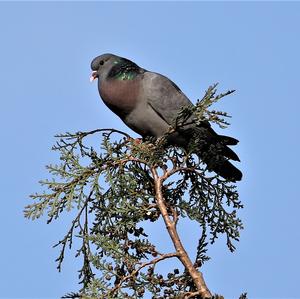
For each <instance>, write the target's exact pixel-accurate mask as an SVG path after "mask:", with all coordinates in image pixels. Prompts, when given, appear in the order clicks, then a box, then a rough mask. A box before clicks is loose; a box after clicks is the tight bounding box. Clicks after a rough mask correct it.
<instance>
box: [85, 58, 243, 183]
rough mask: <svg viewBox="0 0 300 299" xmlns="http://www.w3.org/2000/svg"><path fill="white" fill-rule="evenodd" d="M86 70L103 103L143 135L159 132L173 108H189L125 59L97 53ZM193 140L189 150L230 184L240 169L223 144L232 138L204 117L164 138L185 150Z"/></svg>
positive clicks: (174, 91) (171, 87)
mask: <svg viewBox="0 0 300 299" xmlns="http://www.w3.org/2000/svg"><path fill="white" fill-rule="evenodd" d="M91 69H92V74H91V77H90V80H91V81H94V80H95V79H98V91H99V94H100V97H101V99H102V100H103V102H104V103H105V105H106V106H107V107H108V108H109V109H110V110H111V111H112V112H114V113H115V114H116V115H118V116H119V117H120V118H121V120H122V121H123V122H124V123H125V124H126V125H127V126H128V127H129V128H130V129H132V130H133V131H135V132H136V133H138V134H139V135H141V136H142V137H143V138H147V137H151V138H160V137H162V136H165V134H166V133H167V132H168V131H169V130H170V126H171V125H172V123H173V122H174V119H175V118H176V117H177V116H178V113H179V111H181V109H183V108H184V107H192V106H193V103H192V102H191V101H190V100H189V99H188V97H187V96H186V95H185V94H184V93H183V92H182V91H181V89H180V88H179V87H178V86H177V85H176V84H175V83H174V82H173V81H171V80H170V79H169V78H167V77H166V76H164V75H161V74H159V73H156V72H152V71H148V70H146V69H144V68H142V67H139V66H138V65H137V64H136V63H135V62H133V61H131V60H129V59H127V58H124V57H120V56H118V55H114V54H110V53H107V54H102V55H100V56H97V57H95V58H94V59H93V60H92V62H91ZM189 120H190V119H189ZM196 139H197V140H198V143H197V145H198V148H194V149H193V151H194V152H195V154H197V155H198V157H199V158H200V159H201V161H203V162H204V163H205V164H206V168H207V170H208V171H214V172H215V173H216V174H218V175H220V176H221V177H223V178H224V179H225V180H228V181H232V182H236V181H240V180H241V179H242V173H241V171H240V170H239V169H238V168H236V167H235V166H234V165H233V164H232V163H231V162H230V160H233V161H240V160H239V157H238V156H237V154H236V153H235V152H234V151H233V150H232V149H231V148H229V146H230V145H236V144H237V143H238V140H237V139H235V138H233V137H229V136H223V135H219V134H217V133H216V132H215V131H214V130H213V128H212V127H211V125H210V123H209V122H208V121H206V120H205V121H201V122H200V123H199V122H198V123H197V124H196V122H195V121H192V122H190V121H188V124H187V125H186V126H182V128H181V129H176V131H175V132H173V133H172V134H170V135H169V137H168V140H167V142H168V144H169V145H174V146H179V147H182V148H184V149H188V148H189V144H192V143H193V142H192V141H194V140H196ZM194 143H195V142H194Z"/></svg>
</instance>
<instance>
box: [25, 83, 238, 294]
mask: <svg viewBox="0 0 300 299" xmlns="http://www.w3.org/2000/svg"><path fill="white" fill-rule="evenodd" d="M215 87H216V86H212V87H211V88H209V89H208V91H207V92H206V94H205V96H204V98H203V100H202V101H199V102H198V104H197V105H196V107H195V108H191V109H190V110H187V109H185V110H182V111H181V113H180V114H179V116H178V117H177V119H176V120H175V121H174V126H173V128H174V127H176V126H177V127H178V126H180V123H182V119H184V118H188V117H189V115H190V114H191V113H193V112H195V110H196V114H197V116H198V119H197V120H195V121H200V120H203V119H206V120H211V121H215V122H216V123H218V124H220V125H221V126H223V125H225V124H227V123H226V122H225V121H224V119H223V118H222V117H224V116H227V115H226V113H222V112H216V111H212V112H209V111H208V109H207V108H208V107H209V106H210V105H211V104H212V103H213V102H215V101H216V99H217V100H218V99H219V98H222V97H223V96H225V95H227V94H230V93H231V92H228V93H226V94H221V95H219V96H217V97H215ZM193 109H194V110H193ZM170 132H172V128H170ZM96 134H100V137H101V136H102V137H101V138H99V139H97V140H99V141H100V140H102V141H101V148H100V147H99V146H98V147H99V148H100V149H99V150H98V149H97V151H96V150H95V148H96V147H97V144H98V142H99V141H98V142H96V143H95V144H96V146H94V148H93V147H91V146H88V145H87V144H88V139H89V138H93V137H95V135H96ZM168 134H169V133H168ZM168 134H167V135H168ZM57 137H58V139H59V140H58V142H57V144H56V145H55V146H54V147H53V149H54V150H55V151H57V152H58V153H59V155H60V160H61V164H59V165H50V166H48V167H47V168H48V170H49V172H50V173H51V175H52V176H53V180H51V181H48V180H45V181H42V182H41V184H42V185H43V186H45V187H46V188H47V192H45V193H42V194H34V195H32V196H31V197H32V198H33V199H34V200H35V203H33V204H31V205H28V206H27V207H26V208H25V216H26V217H27V218H31V219H35V218H39V217H40V216H41V215H43V214H44V213H47V215H48V223H50V222H51V221H53V220H54V219H57V218H58V217H59V216H60V214H61V213H62V212H63V211H64V210H71V209H77V210H78V213H77V216H76V217H75V218H74V219H73V221H72V223H71V225H70V229H69V231H67V233H66V235H65V237H64V238H63V239H62V240H61V241H59V242H58V244H56V246H58V247H60V255H59V257H58V258H57V262H58V269H59V270H61V266H62V262H63V259H64V255H65V251H66V248H68V247H71V246H72V242H73V238H79V239H80V240H81V246H80V247H79V248H78V251H77V256H81V257H83V266H82V269H81V270H80V271H79V272H80V282H81V283H82V288H81V290H80V291H79V292H78V293H76V294H75V293H72V294H69V295H68V296H66V297H71V298H103V299H104V298H106V299H108V298H122V299H123V298H143V297H144V296H145V294H146V292H150V293H152V296H153V297H152V298H154V299H155V298H184V294H188V292H190V291H192V290H193V289H194V286H193V283H192V280H191V278H190V277H189V275H188V273H187V272H186V271H183V272H180V271H179V270H178V269H170V272H169V274H168V275H167V276H163V275H162V274H160V273H158V272H157V271H156V269H155V267H156V264H157V263H159V262H160V261H162V260H164V259H167V258H175V256H174V254H173V253H161V252H158V251H157V249H156V246H155V245H154V244H152V243H151V242H150V241H149V239H148V235H147V233H146V232H145V229H144V227H143V224H144V223H145V221H148V222H155V221H157V220H158V219H159V218H160V217H161V214H160V210H159V208H158V206H157V201H156V198H155V188H154V178H153V176H152V173H151V169H155V170H156V171H158V172H159V173H165V172H166V171H170V176H169V177H168V179H167V180H166V181H165V182H164V185H163V188H162V193H163V196H164V201H165V204H166V206H167V208H168V210H169V212H170V214H171V213H172V210H174V209H175V210H176V213H177V215H178V216H179V218H180V217H188V218H190V219H192V220H195V221H197V222H198V223H199V225H200V226H201V228H202V235H200V236H199V245H198V250H197V257H196V260H195V261H194V262H195V267H196V268H199V267H201V265H202V264H203V262H204V261H206V260H207V259H208V256H207V254H206V251H207V244H208V243H209V242H210V243H214V241H215V240H216V238H217V237H218V236H219V234H224V235H225V236H226V238H227V245H228V248H229V249H230V250H231V251H233V250H234V249H235V247H234V244H233V241H237V240H238V239H239V231H240V229H241V228H242V223H241V221H240V219H239V218H238V217H237V214H236V212H237V210H238V209H239V208H242V205H241V203H240V201H239V199H238V193H237V191H236V186H235V185H234V184H232V183H230V182H228V181H226V180H224V179H222V178H220V177H218V176H217V175H215V174H213V173H208V172H207V171H206V170H205V165H204V164H203V163H202V162H201V161H199V159H198V158H197V157H195V156H194V155H192V154H190V153H187V152H184V151H183V150H182V149H180V148H175V147H167V146H166V143H165V140H166V138H161V139H159V140H156V141H154V140H144V141H143V142H141V141H137V140H134V139H132V138H130V136H128V135H127V134H125V133H123V132H120V131H117V130H114V129H97V130H94V131H91V132H77V133H75V134H71V133H66V134H63V135H58V136H57ZM94 139H95V138H94ZM195 237H197V236H195Z"/></svg>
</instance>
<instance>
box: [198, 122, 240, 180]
mask: <svg viewBox="0 0 300 299" xmlns="http://www.w3.org/2000/svg"><path fill="white" fill-rule="evenodd" d="M203 129H204V128H199V127H198V128H197V129H196V130H195V131H194V134H193V135H194V136H196V138H195V140H196V141H195V144H196V148H195V150H194V152H195V153H196V154H197V155H198V156H199V157H200V158H201V159H202V160H203V162H204V163H205V164H206V165H207V169H208V170H209V171H214V172H215V173H217V174H219V175H220V176H222V177H223V178H224V179H226V180H229V181H232V182H235V181H240V180H241V179H242V173H241V171H240V170H239V169H238V168H236V167H235V166H234V165H233V164H231V163H230V161H229V160H233V161H240V159H239V157H238V156H237V154H236V153H235V152H234V151H233V150H232V149H231V148H229V147H228V145H236V144H237V143H238V140H237V139H235V138H232V137H229V136H223V135H218V134H217V133H216V132H214V131H213V130H212V129H211V128H205V129H204V130H205V132H204V131H203ZM195 133H196V134H195Z"/></svg>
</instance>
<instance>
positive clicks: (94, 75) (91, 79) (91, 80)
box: [90, 71, 98, 82]
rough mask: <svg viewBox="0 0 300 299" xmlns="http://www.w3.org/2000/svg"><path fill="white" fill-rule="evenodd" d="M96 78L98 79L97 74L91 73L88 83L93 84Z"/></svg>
mask: <svg viewBox="0 0 300 299" xmlns="http://www.w3.org/2000/svg"><path fill="white" fill-rule="evenodd" d="M96 78H98V72H97V71H93V72H92V74H91V76H90V82H93V81H94V80H95V79H96Z"/></svg>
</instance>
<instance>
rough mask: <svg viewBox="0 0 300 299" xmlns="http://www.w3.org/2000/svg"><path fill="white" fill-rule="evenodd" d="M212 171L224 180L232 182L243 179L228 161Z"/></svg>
mask: <svg viewBox="0 0 300 299" xmlns="http://www.w3.org/2000/svg"><path fill="white" fill-rule="evenodd" d="M212 170H213V171H214V172H216V173H217V174H219V175H220V176H222V177H223V178H224V179H226V180H229V181H232V182H236V181H240V180H241V179H242V177H243V174H242V172H241V171H240V170H239V169H237V168H236V167H235V166H234V165H232V164H231V163H230V162H229V161H225V162H224V163H222V164H220V165H218V166H216V167H214V168H213V169H212Z"/></svg>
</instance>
